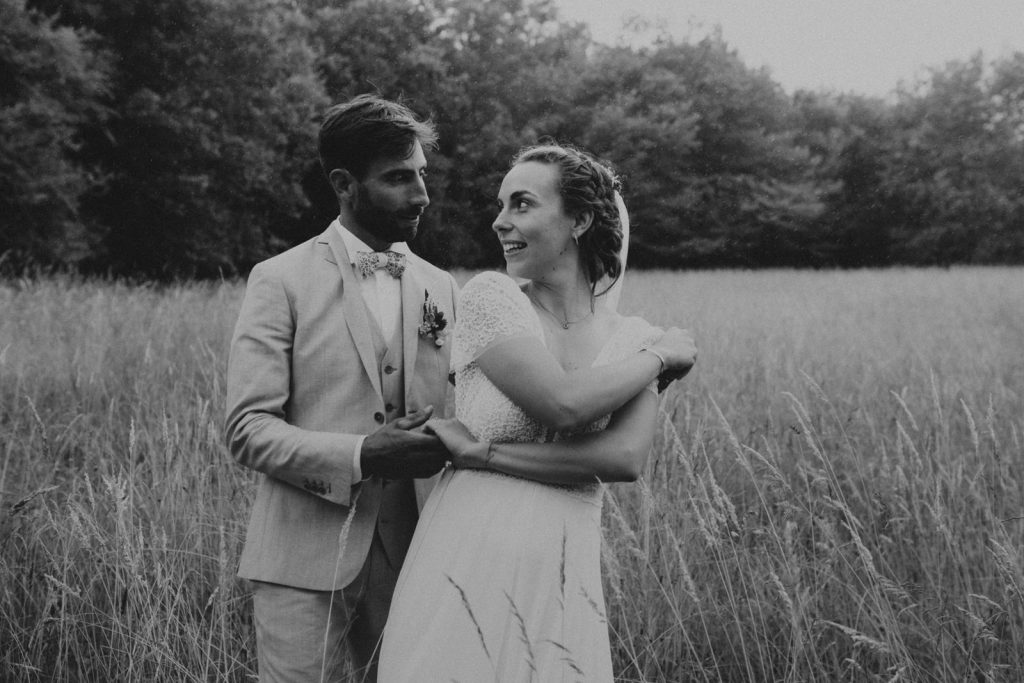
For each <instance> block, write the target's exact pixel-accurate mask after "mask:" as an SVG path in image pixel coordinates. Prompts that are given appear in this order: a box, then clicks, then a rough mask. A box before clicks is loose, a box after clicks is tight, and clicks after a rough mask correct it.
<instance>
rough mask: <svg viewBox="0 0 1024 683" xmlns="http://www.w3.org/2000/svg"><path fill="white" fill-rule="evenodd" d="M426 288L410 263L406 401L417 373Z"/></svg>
mask: <svg viewBox="0 0 1024 683" xmlns="http://www.w3.org/2000/svg"><path fill="white" fill-rule="evenodd" d="M423 292H424V287H423V285H422V284H421V282H420V278H419V277H418V275H417V273H416V269H415V268H414V267H413V264H412V263H411V259H410V260H409V261H408V266H407V267H406V269H405V274H404V275H402V364H403V365H404V366H405V400H406V401H407V402H408V400H409V388H410V387H411V386H412V379H413V376H414V374H415V371H416V352H417V350H418V349H419V346H420V345H419V340H420V323H421V322H422V318H423V296H424V295H423Z"/></svg>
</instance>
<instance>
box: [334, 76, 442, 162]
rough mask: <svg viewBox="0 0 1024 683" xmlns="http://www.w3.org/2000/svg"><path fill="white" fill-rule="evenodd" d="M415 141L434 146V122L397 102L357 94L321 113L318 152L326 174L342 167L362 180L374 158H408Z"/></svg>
mask: <svg viewBox="0 0 1024 683" xmlns="http://www.w3.org/2000/svg"><path fill="white" fill-rule="evenodd" d="M417 141H419V143H420V145H422V146H423V147H424V148H427V149H434V148H436V147H437V131H436V130H434V125H433V123H431V122H430V121H429V120H427V121H421V120H420V119H418V118H417V117H416V115H415V114H414V113H413V112H412V111H411V110H410V109H409V108H408V107H406V106H405V105H403V104H400V103H398V102H391V101H389V100H385V99H383V98H380V97H377V96H376V95H359V96H357V97H355V98H353V99H351V100H349V101H348V102H345V103H342V104H336V105H334V106H333V107H331V108H330V109H328V110H327V112H326V113H325V114H324V120H323V123H322V124H320V133H319V135H318V137H317V152H318V153H319V154H320V165H321V166H322V167H323V169H324V173H325V174H327V175H330V173H331V171H333V170H334V169H336V168H343V169H345V170H347V171H348V172H349V173H351V174H352V175H354V176H355V177H356V178H358V179H360V180H361V179H362V178H363V177H364V176H365V174H366V171H367V169H368V168H369V167H370V164H371V163H373V161H375V160H376V159H380V158H384V157H399V158H403V159H404V158H408V157H409V155H410V154H412V150H413V147H414V146H415V144H416V142H417Z"/></svg>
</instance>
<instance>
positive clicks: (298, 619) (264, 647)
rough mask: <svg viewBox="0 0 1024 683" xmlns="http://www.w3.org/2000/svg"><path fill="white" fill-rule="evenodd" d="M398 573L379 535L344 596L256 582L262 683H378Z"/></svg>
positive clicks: (338, 592)
mask: <svg viewBox="0 0 1024 683" xmlns="http://www.w3.org/2000/svg"><path fill="white" fill-rule="evenodd" d="M399 569H400V567H394V566H392V564H391V562H390V561H389V560H388V557H387V553H386V552H385V551H384V546H383V544H382V543H381V540H380V535H379V533H378V532H377V531H374V534H373V542H372V543H371V545H370V551H369V553H368V555H367V557H366V562H365V563H364V564H363V568H362V569H361V570H360V572H359V574H358V575H357V576H356V578H355V579H354V580H353V581H352V583H350V584H349V585H348V586H346V587H345V588H343V589H341V590H338V591H333V592H332V591H315V590H306V589H302V588H293V587H291V586H282V585H279V584H274V583H266V582H263V581H252V582H251V584H252V586H253V617H254V621H255V626H256V648H257V651H258V659H259V676H260V677H259V680H260V683H321V682H323V683H337V682H341V681H345V680H349V681H367V682H368V683H372V682H373V681H376V680H377V659H378V656H379V654H380V638H381V634H382V633H383V632H384V623H385V621H386V620H387V617H388V610H389V609H390V607H391V596H392V595H393V594H394V592H395V582H396V581H397V580H398V571H399ZM346 642H347V644H348V650H349V654H350V656H351V661H352V666H353V668H354V669H355V675H354V676H352V677H350V678H346V672H345V667H344V657H343V656H342V648H343V647H345V644H346Z"/></svg>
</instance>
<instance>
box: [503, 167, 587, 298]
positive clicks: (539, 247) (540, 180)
mask: <svg viewBox="0 0 1024 683" xmlns="http://www.w3.org/2000/svg"><path fill="white" fill-rule="evenodd" d="M558 173H559V171H558V167H557V166H555V165H553V164H545V163H541V162H538V161H526V162H523V163H519V164H516V165H515V166H513V167H512V169H511V170H510V171H509V172H508V173H507V174H505V179H504V180H502V181H501V189H500V190H498V211H499V212H498V216H497V218H495V219H494V225H493V226H491V227H492V229H493V230H494V232H495V233H496V234H497V235H498V239H499V240H500V241H501V246H502V249H503V250H504V252H505V264H506V266H507V268H508V274H509V275H511V276H513V277H520V278H526V279H529V280H537V279H544V277H545V276H547V275H551V274H553V273H555V272H556V271H557V270H559V269H560V268H564V267H565V266H566V265H571V266H572V267H576V250H575V248H574V247H575V245H574V244H573V241H572V231H573V227H574V226H575V223H576V221H575V220H574V219H573V218H572V216H569V215H567V214H566V212H565V205H564V204H563V202H562V196H561V194H560V193H559V191H558V185H559V175H558Z"/></svg>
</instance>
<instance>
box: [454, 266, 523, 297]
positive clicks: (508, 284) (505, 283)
mask: <svg viewBox="0 0 1024 683" xmlns="http://www.w3.org/2000/svg"><path fill="white" fill-rule="evenodd" d="M518 289H519V285H517V284H516V281H515V280H513V279H512V278H511V277H509V276H508V275H506V274H505V273H499V272H498V271H496V270H485V271H483V272H482V273H477V274H476V275H474V276H473V277H471V278H470V279H469V282H467V283H466V284H465V285H463V287H462V293H463V294H464V295H465V294H466V293H472V292H475V291H478V290H482V291H488V290H498V291H506V292H509V291H513V290H518Z"/></svg>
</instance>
